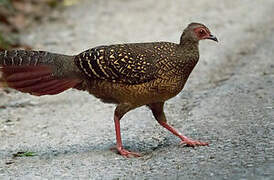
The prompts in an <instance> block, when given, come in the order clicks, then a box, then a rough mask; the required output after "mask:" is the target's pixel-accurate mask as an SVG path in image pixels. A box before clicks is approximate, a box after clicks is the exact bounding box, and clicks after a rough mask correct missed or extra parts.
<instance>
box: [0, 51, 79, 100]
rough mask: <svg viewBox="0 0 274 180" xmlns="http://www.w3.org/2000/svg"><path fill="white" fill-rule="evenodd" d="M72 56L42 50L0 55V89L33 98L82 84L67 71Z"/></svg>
mask: <svg viewBox="0 0 274 180" xmlns="http://www.w3.org/2000/svg"><path fill="white" fill-rule="evenodd" d="M71 62H73V57H72V56H64V55H58V54H53V53H48V52H42V51H4V52H0V87H10V88H14V89H16V90H18V91H21V92H25V93H30V94H33V95H37V96H41V95H54V94H59V93H61V92H63V91H65V90H67V89H70V88H73V87H75V86H77V85H78V84H79V83H81V82H82V81H81V80H80V79H79V78H77V76H75V75H74V74H73V72H69V70H71V69H73V67H70V66H71V65H72V63H71Z"/></svg>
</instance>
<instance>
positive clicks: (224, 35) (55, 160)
mask: <svg viewBox="0 0 274 180" xmlns="http://www.w3.org/2000/svg"><path fill="white" fill-rule="evenodd" d="M273 9H274V2H273V1H272V0H264V1H249V0H235V1H224V0H212V1H208V0H201V1H191V0H173V1H165V0H139V1H125V0H116V1H108V0H100V1H95V0H91V1H87V0H86V1H81V3H78V4H76V5H75V6H72V7H68V8H66V9H65V10H64V11H62V12H60V11H54V12H53V13H52V14H51V15H49V17H50V18H46V20H44V21H43V22H42V23H41V24H36V23H34V24H33V25H32V26H31V27H30V28H29V29H26V31H25V32H24V33H22V34H21V37H22V38H21V40H22V42H25V43H27V44H29V45H31V46H32V47H34V48H35V49H41V50H48V51H51V52H57V53H65V54H77V53H79V52H81V51H83V50H85V49H88V48H91V47H94V46H97V45H106V44H114V43H129V42H149V41H171V42H178V41H179V37H180V34H181V32H182V30H183V29H184V27H186V26H187V24H188V23H190V22H193V21H195V22H201V23H204V24H206V25H207V26H208V27H209V29H210V30H211V31H212V33H213V34H215V35H216V36H217V37H218V39H219V41H220V42H219V43H218V44H216V43H214V42H211V41H204V42H201V43H200V61H199V63H198V65H197V66H196V68H195V70H194V71H193V73H192V74H191V76H190V78H189V80H188V82H187V84H186V86H185V88H184V90H183V91H182V92H181V93H180V94H179V95H177V96H176V97H174V98H173V99H171V100H169V101H168V102H167V103H166V108H165V112H166V115H167V118H168V121H169V122H170V124H172V125H173V126H174V127H176V128H177V129H178V130H179V131H180V132H182V133H183V134H185V135H187V136H189V137H191V138H193V139H199V140H202V141H207V142H209V143H210V146H209V147H196V148H190V147H185V146H183V145H180V144H179V142H180V141H179V139H178V138H177V137H175V136H173V135H172V134H170V133H169V132H167V131H166V130H165V129H163V128H162V127H160V126H159V125H158V124H157V122H156V121H155V120H154V118H153V117H152V114H151V112H150V111H149V110H148V109H146V108H145V107H142V108H139V109H136V110H134V111H132V112H130V113H128V114H127V115H126V116H125V117H124V118H123V119H122V121H121V127H122V139H123V143H124V145H125V147H126V148H128V149H130V150H132V151H137V152H140V153H141V154H142V155H143V156H142V157H140V158H130V159H127V158H123V157H121V156H119V155H118V154H117V153H115V152H113V151H111V150H110V148H111V147H114V146H115V132H114V123H113V110H114V105H111V104H103V103H102V102H100V101H99V100H97V99H95V98H94V97H93V96H90V95H89V94H88V93H86V92H79V91H76V90H69V91H67V92H64V93H62V94H59V95H56V96H45V97H40V98H39V97H34V96H31V95H28V94H22V93H18V92H15V91H11V92H10V93H8V94H7V93H5V92H0V107H1V108H0V179H235V180H238V179H254V180H255V179H256V180H257V179H266V180H272V179H274V133H273V130H274V90H273V89H274V59H273V57H274V23H273V22H274V12H273ZM20 151H28V152H35V154H36V156H33V157H16V158H13V156H12V154H14V153H16V152H20Z"/></svg>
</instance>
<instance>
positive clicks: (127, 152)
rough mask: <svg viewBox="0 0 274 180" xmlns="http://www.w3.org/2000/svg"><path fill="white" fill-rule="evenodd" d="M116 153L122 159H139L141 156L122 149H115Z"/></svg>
mask: <svg viewBox="0 0 274 180" xmlns="http://www.w3.org/2000/svg"><path fill="white" fill-rule="evenodd" d="M117 150H118V152H119V153H120V154H121V155H122V156H124V157H127V158H129V157H140V156H141V155H140V154H138V153H136V152H131V151H128V150H126V149H123V148H117Z"/></svg>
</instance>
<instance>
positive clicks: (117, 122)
mask: <svg viewBox="0 0 274 180" xmlns="http://www.w3.org/2000/svg"><path fill="white" fill-rule="evenodd" d="M114 123H115V132H116V142H117V145H116V148H117V150H118V152H119V153H120V154H121V155H122V156H124V157H131V156H133V157H140V154H138V153H135V152H130V151H128V150H126V149H124V148H123V144H122V139H121V131H120V118H119V117H118V116H116V115H114Z"/></svg>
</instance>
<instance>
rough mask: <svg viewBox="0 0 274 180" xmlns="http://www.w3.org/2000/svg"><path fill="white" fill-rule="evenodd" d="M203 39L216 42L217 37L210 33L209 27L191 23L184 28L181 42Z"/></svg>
mask: <svg viewBox="0 0 274 180" xmlns="http://www.w3.org/2000/svg"><path fill="white" fill-rule="evenodd" d="M204 39H210V40H213V41H216V42H218V39H217V38H216V37H215V36H214V35H212V34H211V32H210V31H209V29H208V28H207V27H206V26H205V25H203V24H200V23H191V24H189V25H188V26H187V28H186V29H185V30H184V32H183V34H182V37H181V43H182V42H183V41H184V40H192V41H195V42H199V41H200V40H204Z"/></svg>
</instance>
